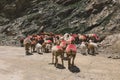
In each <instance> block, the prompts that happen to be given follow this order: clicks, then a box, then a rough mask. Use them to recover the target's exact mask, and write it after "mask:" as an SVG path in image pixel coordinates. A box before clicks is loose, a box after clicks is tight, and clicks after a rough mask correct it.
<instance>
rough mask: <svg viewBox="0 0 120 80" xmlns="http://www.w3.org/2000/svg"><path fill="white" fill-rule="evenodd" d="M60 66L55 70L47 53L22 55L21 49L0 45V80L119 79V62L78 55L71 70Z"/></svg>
mask: <svg viewBox="0 0 120 80" xmlns="http://www.w3.org/2000/svg"><path fill="white" fill-rule="evenodd" d="M59 63H60V64H61V61H60V60H59ZM64 63H65V64H64V66H65V68H61V69H60V67H59V68H55V67H54V65H52V64H51V53H45V54H43V55H39V54H37V53H34V55H31V56H25V52H24V48H21V47H8V46H0V80H120V60H119V59H116V60H114V59H108V58H104V57H102V56H99V55H97V56H90V55H88V56H83V55H81V54H80V53H78V54H77V57H76V59H75V64H76V66H74V67H73V68H72V69H70V70H69V69H68V68H67V61H64Z"/></svg>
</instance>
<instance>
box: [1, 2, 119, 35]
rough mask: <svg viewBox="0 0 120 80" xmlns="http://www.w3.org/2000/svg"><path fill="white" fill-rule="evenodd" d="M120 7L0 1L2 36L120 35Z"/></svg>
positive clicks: (107, 3) (93, 4)
mask: <svg viewBox="0 0 120 80" xmlns="http://www.w3.org/2000/svg"><path fill="white" fill-rule="evenodd" d="M119 7H120V1H119V0H1V1H0V33H1V35H2V34H3V35H5V36H7V37H8V36H17V35H18V34H25V35H27V34H33V33H39V32H40V31H41V30H44V31H47V32H51V31H52V32H54V33H65V32H69V33H71V32H72V33H97V34H100V35H101V34H103V35H109V34H114V33H119V31H120V28H119V27H120V9H119Z"/></svg>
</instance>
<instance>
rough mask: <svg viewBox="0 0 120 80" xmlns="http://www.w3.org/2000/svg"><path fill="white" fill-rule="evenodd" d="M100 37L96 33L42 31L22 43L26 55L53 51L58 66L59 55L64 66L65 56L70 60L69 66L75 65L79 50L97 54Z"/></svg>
mask: <svg viewBox="0 0 120 80" xmlns="http://www.w3.org/2000/svg"><path fill="white" fill-rule="evenodd" d="M99 40H100V38H99V37H98V36H97V35H96V34H68V33H65V34H64V35H62V34H53V33H47V34H45V33H41V34H38V35H36V34H34V35H28V36H27V37H26V38H24V39H23V40H22V41H20V42H21V44H24V47H25V51H26V55H30V54H32V53H33V52H35V51H36V52H37V53H39V54H43V53H50V52H51V53H52V55H51V56H52V63H54V64H55V66H56V67H57V66H58V57H60V59H61V62H62V66H64V58H66V59H67V60H68V68H70V67H71V66H74V60H75V57H76V54H77V50H80V53H81V54H83V55H88V54H91V55H95V54H96V53H98V44H97V42H98V41H99Z"/></svg>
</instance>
